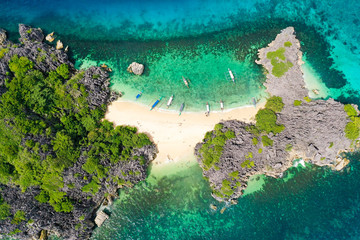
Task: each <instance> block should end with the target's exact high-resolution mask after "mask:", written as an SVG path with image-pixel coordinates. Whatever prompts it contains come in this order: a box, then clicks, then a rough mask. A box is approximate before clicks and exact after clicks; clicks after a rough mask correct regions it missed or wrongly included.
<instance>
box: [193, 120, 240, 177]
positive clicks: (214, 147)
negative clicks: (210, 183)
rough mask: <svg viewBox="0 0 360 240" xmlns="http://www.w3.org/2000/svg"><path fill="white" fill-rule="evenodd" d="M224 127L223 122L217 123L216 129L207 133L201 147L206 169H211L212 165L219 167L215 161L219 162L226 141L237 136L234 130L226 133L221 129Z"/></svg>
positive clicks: (200, 150)
mask: <svg viewBox="0 0 360 240" xmlns="http://www.w3.org/2000/svg"><path fill="white" fill-rule="evenodd" d="M222 128H223V125H222V124H217V125H215V130H214V131H213V132H212V133H207V134H206V135H205V138H204V140H203V142H204V143H203V145H202V146H201V148H200V149H199V152H200V153H201V155H202V163H203V166H204V169H205V170H209V169H210V168H211V167H214V169H215V170H216V168H218V167H216V166H215V163H217V162H219V159H220V156H221V154H222V152H223V148H224V145H225V143H226V141H227V140H229V139H232V138H234V137H235V133H234V132H233V131H231V130H227V131H226V132H225V133H224V132H223V131H221V130H222Z"/></svg>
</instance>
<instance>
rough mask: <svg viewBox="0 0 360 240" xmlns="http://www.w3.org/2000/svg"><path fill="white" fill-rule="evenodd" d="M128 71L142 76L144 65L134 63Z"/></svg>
mask: <svg viewBox="0 0 360 240" xmlns="http://www.w3.org/2000/svg"><path fill="white" fill-rule="evenodd" d="M127 71H128V72H130V73H134V74H135V75H141V74H142V73H143V72H144V65H142V64H140V63H137V62H132V63H131V64H130V65H129V67H128V68H127Z"/></svg>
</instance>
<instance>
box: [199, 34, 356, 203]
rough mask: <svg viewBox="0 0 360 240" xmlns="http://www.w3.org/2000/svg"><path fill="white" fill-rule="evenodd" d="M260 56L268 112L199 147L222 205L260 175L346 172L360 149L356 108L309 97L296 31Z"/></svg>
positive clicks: (224, 125)
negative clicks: (314, 168)
mask: <svg viewBox="0 0 360 240" xmlns="http://www.w3.org/2000/svg"><path fill="white" fill-rule="evenodd" d="M258 56H259V60H257V61H256V62H257V63H258V64H261V65H262V66H263V67H264V68H265V69H266V76H267V78H266V82H265V83H264V85H265V87H266V90H267V92H268V94H269V98H268V99H267V101H266V104H265V106H264V108H262V109H260V110H259V111H258V112H257V113H256V115H255V119H254V121H253V122H252V123H245V122H242V121H238V120H229V121H222V122H220V123H218V124H216V125H215V129H214V130H212V131H209V132H207V133H206V135H205V137H204V139H203V141H202V142H201V143H198V144H197V145H196V148H195V154H196V155H197V159H198V163H199V164H200V166H201V168H202V169H203V176H204V178H205V179H206V180H207V181H208V182H209V184H210V186H211V188H212V191H213V192H212V196H213V197H214V198H215V199H217V200H219V201H231V200H235V199H237V198H239V197H240V196H241V195H242V193H243V190H244V189H245V188H246V187H247V182H248V181H249V178H250V176H253V175H255V174H265V175H267V176H272V177H281V176H282V174H283V172H284V171H285V170H287V169H288V168H290V167H292V166H293V165H295V166H296V165H298V164H302V165H305V162H308V163H312V164H316V165H318V166H329V167H331V168H333V169H334V170H341V169H342V168H343V167H344V166H346V165H347V164H348V163H349V160H348V159H346V157H345V154H344V153H345V152H348V151H354V149H355V148H356V147H357V145H358V141H357V139H358V138H359V127H360V122H359V120H360V118H359V117H358V115H359V111H358V108H357V106H355V105H350V104H347V105H343V104H342V103H339V102H337V101H335V100H333V99H327V100H321V99H319V100H315V99H311V98H310V97H309V96H308V92H309V89H306V87H305V82H304V79H303V74H302V71H301V68H300V66H301V64H302V60H301V59H302V52H301V51H300V42H299V41H298V40H297V39H296V37H295V30H294V28H293V27H288V28H286V29H284V30H282V31H281V33H280V34H278V35H277V36H276V39H275V40H274V41H273V42H271V43H270V44H269V45H268V46H267V47H266V48H263V49H260V50H259V52H258Z"/></svg>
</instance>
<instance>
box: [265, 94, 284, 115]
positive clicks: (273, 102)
mask: <svg viewBox="0 0 360 240" xmlns="http://www.w3.org/2000/svg"><path fill="white" fill-rule="evenodd" d="M265 107H266V108H268V109H270V110H272V111H274V112H276V113H277V112H281V110H282V109H283V108H284V103H283V101H282V98H281V97H278V96H272V97H271V98H269V99H268V100H267V101H266V104H265Z"/></svg>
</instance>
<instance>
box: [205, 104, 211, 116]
mask: <svg viewBox="0 0 360 240" xmlns="http://www.w3.org/2000/svg"><path fill="white" fill-rule="evenodd" d="M209 114H210V105H209V102H206V112H205V115H206V116H209Z"/></svg>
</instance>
